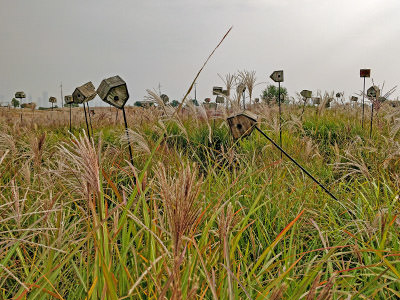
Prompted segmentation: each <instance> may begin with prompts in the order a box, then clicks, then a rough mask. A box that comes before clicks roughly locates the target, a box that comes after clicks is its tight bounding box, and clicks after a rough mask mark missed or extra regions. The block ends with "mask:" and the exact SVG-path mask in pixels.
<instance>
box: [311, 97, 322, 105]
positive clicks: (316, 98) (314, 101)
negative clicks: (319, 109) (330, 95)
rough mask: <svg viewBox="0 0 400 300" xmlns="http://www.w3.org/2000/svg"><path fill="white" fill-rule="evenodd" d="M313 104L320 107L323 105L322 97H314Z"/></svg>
mask: <svg viewBox="0 0 400 300" xmlns="http://www.w3.org/2000/svg"><path fill="white" fill-rule="evenodd" d="M312 101H313V104H314V105H319V104H320V103H321V98H320V97H314V98H312Z"/></svg>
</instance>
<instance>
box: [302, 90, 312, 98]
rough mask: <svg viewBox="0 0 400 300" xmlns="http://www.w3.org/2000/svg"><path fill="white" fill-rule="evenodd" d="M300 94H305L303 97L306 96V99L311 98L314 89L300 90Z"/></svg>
mask: <svg viewBox="0 0 400 300" xmlns="http://www.w3.org/2000/svg"><path fill="white" fill-rule="evenodd" d="M300 95H301V96H303V97H304V98H306V99H309V98H311V95H312V91H309V90H302V91H301V92H300Z"/></svg>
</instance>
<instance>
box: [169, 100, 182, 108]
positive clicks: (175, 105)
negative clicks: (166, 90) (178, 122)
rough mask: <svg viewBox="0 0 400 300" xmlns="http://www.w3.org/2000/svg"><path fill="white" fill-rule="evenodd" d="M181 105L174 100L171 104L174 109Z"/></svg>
mask: <svg viewBox="0 0 400 300" xmlns="http://www.w3.org/2000/svg"><path fill="white" fill-rule="evenodd" d="M179 104H180V103H179V101H178V100H172V102H171V106H172V107H177V106H178V105H179Z"/></svg>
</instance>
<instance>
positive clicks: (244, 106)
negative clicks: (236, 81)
mask: <svg viewBox="0 0 400 300" xmlns="http://www.w3.org/2000/svg"><path fill="white" fill-rule="evenodd" d="M242 97H243V109H246V94H245V91H244V90H243V95H242Z"/></svg>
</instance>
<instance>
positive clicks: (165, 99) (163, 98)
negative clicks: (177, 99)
mask: <svg viewBox="0 0 400 300" xmlns="http://www.w3.org/2000/svg"><path fill="white" fill-rule="evenodd" d="M160 98H161V99H162V101H163V102H164V104H167V103H168V102H169V97H168V96H167V95H166V94H161V96H160Z"/></svg>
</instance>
